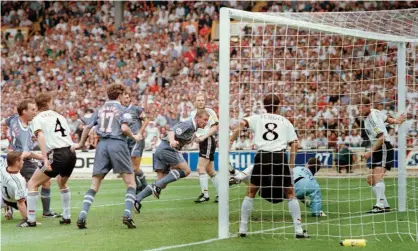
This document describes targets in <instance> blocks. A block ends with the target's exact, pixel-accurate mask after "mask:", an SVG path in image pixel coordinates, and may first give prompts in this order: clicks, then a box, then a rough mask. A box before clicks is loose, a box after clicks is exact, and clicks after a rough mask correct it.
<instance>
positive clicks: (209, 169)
mask: <svg viewBox="0 0 418 251" xmlns="http://www.w3.org/2000/svg"><path fill="white" fill-rule="evenodd" d="M206 173H207V174H208V175H209V177H210V178H211V179H212V184H213V186H214V187H215V189H216V199H215V203H218V193H219V192H218V187H219V185H218V184H219V182H218V175H217V173H216V171H215V166H214V165H213V161H210V162H209V163H208V165H207V166H206Z"/></svg>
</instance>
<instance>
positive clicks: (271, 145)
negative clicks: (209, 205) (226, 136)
mask: <svg viewBox="0 0 418 251" xmlns="http://www.w3.org/2000/svg"><path fill="white" fill-rule="evenodd" d="M263 103H264V108H265V109H266V110H267V113H265V114H257V115H252V116H250V117H246V118H244V120H242V121H241V122H240V124H239V125H238V127H237V128H236V129H235V130H234V133H233V134H232V136H231V138H230V144H231V145H232V144H233V142H234V141H235V140H236V139H237V137H238V135H239V133H240V132H241V131H242V130H244V129H246V128H250V129H251V131H252V132H253V133H254V144H255V147H256V149H257V154H256V155H255V158H254V169H253V172H252V175H251V181H250V184H249V185H248V190H247V196H246V197H245V198H244V201H243V203H242V207H241V222H240V227H239V233H240V236H241V237H245V236H246V235H247V230H248V219H249V217H250V215H251V212H252V210H253V207H254V198H255V196H256V194H257V192H258V191H260V196H261V197H262V198H264V199H265V200H267V201H269V202H271V203H279V202H281V201H283V199H284V198H287V199H288V202H289V203H288V205H289V211H290V214H291V216H292V219H293V225H294V229H295V237H296V238H308V237H309V236H308V235H307V233H306V231H304V230H303V229H302V220H301V215H300V207H299V203H298V200H297V198H296V196H295V191H294V188H293V185H292V179H291V173H290V172H291V170H290V168H292V167H293V166H294V163H295V157H296V152H297V149H298V143H297V141H298V138H297V135H296V132H295V128H294V127H293V125H292V124H291V123H290V121H289V120H287V119H286V118H285V117H283V116H280V115H278V114H277V113H278V111H279V109H280V108H279V106H280V100H279V97H277V96H276V95H274V94H268V95H266V96H265V98H264V101H263ZM288 145H289V146H290V157H289V159H290V160H289V161H288V158H287V154H286V149H287V146H288Z"/></svg>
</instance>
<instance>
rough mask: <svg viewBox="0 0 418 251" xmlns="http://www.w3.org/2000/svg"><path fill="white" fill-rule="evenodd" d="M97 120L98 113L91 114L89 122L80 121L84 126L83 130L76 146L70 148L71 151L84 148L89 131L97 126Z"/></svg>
mask: <svg viewBox="0 0 418 251" xmlns="http://www.w3.org/2000/svg"><path fill="white" fill-rule="evenodd" d="M97 119H98V113H97V112H95V113H94V114H93V116H92V117H91V119H90V120H89V122H87V121H86V120H84V119H82V120H81V122H83V123H84V124H85V126H84V128H83V132H82V133H81V137H80V141H79V142H78V143H77V144H74V145H73V146H72V148H73V149H78V148H81V147H83V146H84V144H85V143H86V140H87V138H88V136H89V133H90V130H91V128H92V127H93V126H95V125H97Z"/></svg>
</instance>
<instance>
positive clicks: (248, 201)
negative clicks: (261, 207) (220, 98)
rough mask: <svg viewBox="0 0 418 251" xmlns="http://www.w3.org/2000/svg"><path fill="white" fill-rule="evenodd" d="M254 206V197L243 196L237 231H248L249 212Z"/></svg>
mask: <svg viewBox="0 0 418 251" xmlns="http://www.w3.org/2000/svg"><path fill="white" fill-rule="evenodd" d="M253 208H254V199H253V198H250V197H248V196H245V198H244V201H243V202H242V206H241V222H240V224H239V232H240V233H241V234H246V233H247V231H248V218H250V215H251V212H252V211H253Z"/></svg>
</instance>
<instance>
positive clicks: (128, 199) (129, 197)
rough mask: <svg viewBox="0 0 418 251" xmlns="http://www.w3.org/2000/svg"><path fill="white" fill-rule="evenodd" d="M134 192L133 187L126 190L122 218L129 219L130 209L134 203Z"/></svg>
mask: <svg viewBox="0 0 418 251" xmlns="http://www.w3.org/2000/svg"><path fill="white" fill-rule="evenodd" d="M135 191H136V190H135V188H133V187H128V189H126V195H125V211H124V212H123V216H126V217H129V218H131V212H132V207H133V206H134V202H135Z"/></svg>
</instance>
